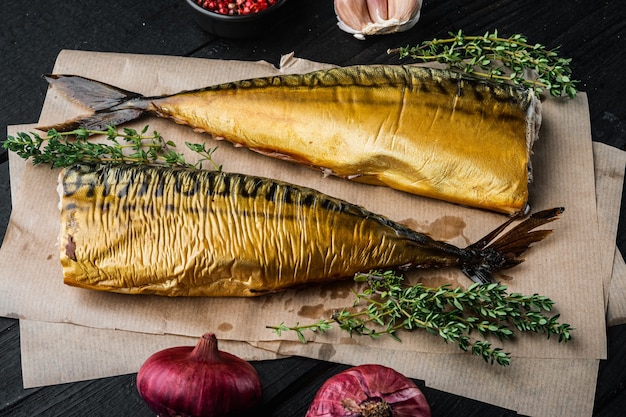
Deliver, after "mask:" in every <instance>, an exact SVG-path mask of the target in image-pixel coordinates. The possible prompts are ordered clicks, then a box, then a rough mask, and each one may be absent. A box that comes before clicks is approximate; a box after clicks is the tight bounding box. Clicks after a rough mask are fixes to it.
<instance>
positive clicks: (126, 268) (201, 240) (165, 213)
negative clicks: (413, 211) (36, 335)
mask: <svg viewBox="0 0 626 417" xmlns="http://www.w3.org/2000/svg"><path fill="white" fill-rule="evenodd" d="M59 192H60V196H61V204H60V207H61V233H60V241H59V246H60V257H61V264H62V266H63V274H64V282H65V283H66V284H68V285H73V286H78V287H84V288H91V289H96V290H105V291H113V292H121V293H130V294H140V293H144V294H159V295H167V296H256V295H262V294H267V293H271V292H275V291H279V290H282V289H285V288H288V287H291V286H296V285H298V286H299V285H303V284H311V283H317V282H329V281H335V280H339V279H344V278H351V277H353V276H354V274H355V273H357V272H368V271H370V270H373V269H383V268H389V269H392V268H399V269H407V268H428V267H458V268H460V269H461V270H462V271H463V272H464V273H465V274H466V275H467V276H468V277H470V278H471V279H472V280H474V281H476V282H481V283H486V282H491V280H492V273H494V272H497V271H500V270H503V269H506V268H510V267H512V266H515V265H517V264H518V263H520V262H521V259H520V258H519V257H520V255H521V254H522V253H523V252H524V251H525V250H526V249H527V248H528V247H529V245H530V244H532V243H533V242H537V241H539V240H541V239H543V238H544V237H546V236H547V235H548V234H549V233H550V231H549V230H543V229H542V230H533V229H535V228H536V227H538V226H541V225H543V224H545V223H548V222H550V221H552V220H554V219H555V218H556V216H558V214H560V213H561V212H562V209H560V208H556V209H552V210H547V211H543V212H538V213H535V214H534V215H532V216H530V217H529V218H527V219H526V220H524V221H522V222H521V223H519V224H518V225H516V226H515V227H512V228H511V229H510V230H508V231H504V229H505V228H506V227H508V225H509V224H510V223H511V222H513V221H514V218H511V219H508V221H507V222H506V223H504V224H503V225H502V226H501V227H499V228H497V229H496V230H494V231H493V232H492V233H490V234H488V235H487V236H485V238H484V239H481V240H480V241H478V242H476V243H475V244H472V245H470V246H468V247H466V248H458V247H456V246H454V245H451V244H448V243H445V242H442V241H437V240H434V239H432V238H430V237H428V236H427V235H424V234H422V233H418V232H416V231H414V230H411V229H409V228H407V227H405V226H403V225H401V224H399V223H396V222H394V221H391V220H390V219H388V218H386V217H383V216H381V215H378V214H374V213H371V212H369V211H367V210H365V209H363V208H361V207H359V206H356V205H353V204H350V203H348V202H346V201H343V200H340V199H337V198H333V197H330V196H328V195H325V194H322V193H320V192H318V191H315V190H313V189H310V188H304V187H300V186H295V185H291V184H288V183H283V182H279V181H275V180H271V179H266V178H260V177H254V176H246V175H241V174H228V173H224V172H220V171H200V170H187V169H175V168H164V167H146V168H138V167H136V166H130V165H119V166H111V165H102V166H89V165H77V166H73V167H70V168H66V169H64V170H63V171H62V172H61V174H60V178H59ZM503 231H504V232H503ZM498 235H501V236H500V237H498Z"/></svg>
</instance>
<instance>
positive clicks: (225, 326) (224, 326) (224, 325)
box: [217, 322, 233, 332]
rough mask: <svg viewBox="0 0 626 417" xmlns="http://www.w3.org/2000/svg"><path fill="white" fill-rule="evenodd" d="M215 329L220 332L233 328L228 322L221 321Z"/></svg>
mask: <svg viewBox="0 0 626 417" xmlns="http://www.w3.org/2000/svg"><path fill="white" fill-rule="evenodd" d="M217 329H218V330H219V331H221V332H229V331H231V330H232V329H233V325H232V324H230V323H226V322H224V323H221V324H220V325H219V326H217Z"/></svg>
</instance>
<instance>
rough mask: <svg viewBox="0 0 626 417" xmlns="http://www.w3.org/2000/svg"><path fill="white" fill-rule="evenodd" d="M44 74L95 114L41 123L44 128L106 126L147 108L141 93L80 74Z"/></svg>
mask: <svg viewBox="0 0 626 417" xmlns="http://www.w3.org/2000/svg"><path fill="white" fill-rule="evenodd" d="M44 78H45V79H46V81H48V83H49V84H50V85H51V86H52V87H54V88H55V89H57V90H58V91H59V92H60V93H61V94H63V95H64V96H66V97H67V98H68V99H69V100H70V101H72V102H74V103H78V104H80V105H83V106H85V107H87V108H89V109H90V110H92V111H93V114H90V115H87V116H81V117H78V118H76V119H73V120H69V121H66V122H63V123H59V124H55V125H49V126H38V127H37V129H39V130H42V131H48V130H51V129H55V130H57V131H59V132H67V131H70V130H74V129H77V128H79V127H84V128H87V129H93V130H104V129H106V127H107V126H117V125H120V124H122V123H125V122H128V121H131V120H134V119H137V118H139V117H141V116H142V115H143V114H144V113H145V112H146V111H147V109H146V108H145V107H146V106H145V105H142V104H143V103H144V102H145V101H142V100H141V99H143V96H142V95H141V94H139V93H134V92H132V91H127V90H123V89H121V88H118V87H114V86H112V85H109V84H105V83H102V82H100V81H95V80H90V79H89V78H84V77H80V76H78V75H58V74H51V75H44ZM130 101H132V102H133V103H129V102H130Z"/></svg>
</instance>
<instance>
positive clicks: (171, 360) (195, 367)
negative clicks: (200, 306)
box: [137, 334, 262, 417]
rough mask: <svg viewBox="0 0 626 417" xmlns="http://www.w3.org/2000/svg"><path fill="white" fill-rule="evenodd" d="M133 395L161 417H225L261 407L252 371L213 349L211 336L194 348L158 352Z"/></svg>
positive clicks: (141, 372) (214, 342)
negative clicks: (142, 400) (136, 393)
mask: <svg viewBox="0 0 626 417" xmlns="http://www.w3.org/2000/svg"><path fill="white" fill-rule="evenodd" d="M137 389H138V391H139V394H140V395H141V397H142V398H143V399H144V401H145V402H146V404H147V405H148V407H149V408H150V409H151V410H152V411H154V412H155V413H157V414H158V415H159V416H160V417H174V416H176V417H226V416H233V415H237V414H240V413H243V412H245V411H248V410H250V409H252V408H254V407H257V406H259V405H260V404H261V400H262V387H261V381H260V379H259V376H258V374H257V372H256V370H255V369H254V367H253V366H252V365H250V364H249V363H248V362H246V361H244V360H243V359H241V358H239V357H237V356H235V355H232V354H230V353H227V352H222V351H219V350H218V349H217V340H216V339H215V336H214V335H213V334H206V335H204V336H202V338H201V339H200V341H199V342H198V345H197V346H196V347H193V346H180V347H173V348H169V349H164V350H161V351H159V352H157V353H155V354H153V355H152V356H150V357H149V358H148V359H147V360H146V362H145V363H144V364H143V365H142V366H141V368H140V369H139V372H138V374H137Z"/></svg>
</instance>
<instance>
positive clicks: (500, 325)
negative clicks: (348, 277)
mask: <svg viewBox="0 0 626 417" xmlns="http://www.w3.org/2000/svg"><path fill="white" fill-rule="evenodd" d="M355 280H356V281H361V282H366V283H367V287H366V289H365V290H363V291H362V292H356V291H355V295H356V299H355V302H354V305H353V307H358V308H357V309H356V310H355V309H353V308H352V309H349V308H345V309H343V310H337V311H335V312H334V313H333V315H332V317H330V318H326V319H321V320H319V321H317V322H316V323H312V324H306V325H301V324H300V323H296V325H294V326H287V325H285V324H284V323H281V324H279V325H277V326H268V328H270V329H272V330H273V331H274V332H276V333H277V334H278V336H281V335H282V333H283V332H288V331H293V332H296V334H297V336H298V339H299V340H300V341H301V342H303V343H306V341H307V339H306V336H305V334H304V333H305V331H312V332H317V333H325V332H328V331H330V330H332V329H333V327H334V326H338V327H339V329H341V330H343V331H346V332H348V333H349V334H350V335H351V336H352V335H359V336H369V337H372V338H378V337H380V336H381V335H383V334H387V335H389V336H391V337H392V338H394V339H396V340H400V338H399V336H398V333H399V332H400V331H401V330H404V331H414V330H420V329H421V330H425V331H427V332H428V333H431V334H434V335H438V336H439V337H441V338H442V339H443V340H444V341H445V342H446V343H454V344H456V345H457V346H458V347H459V348H460V349H461V350H463V351H465V352H471V353H472V354H474V355H476V356H479V357H482V358H483V359H484V360H485V361H486V362H488V363H491V364H493V363H497V364H499V365H503V366H506V365H509V364H510V361H511V357H510V352H505V351H504V350H503V349H502V348H501V347H494V346H493V345H492V343H491V342H490V341H488V340H486V339H487V337H488V336H493V337H495V338H497V339H498V340H500V341H503V340H508V339H511V338H513V337H514V336H515V331H519V332H532V333H540V334H544V335H546V336H547V337H548V338H550V337H551V336H556V337H557V338H558V341H559V342H567V341H569V340H571V338H572V336H571V333H570V332H571V331H572V330H573V328H572V327H571V326H570V325H569V324H562V323H559V315H558V314H556V315H552V316H548V315H546V314H545V312H549V311H550V310H551V309H552V307H553V305H554V302H553V301H552V300H550V299H549V298H547V297H545V296H541V295H538V294H533V295H522V294H520V293H509V292H508V291H507V287H506V286H504V285H502V284H499V283H493V284H488V285H479V284H473V285H471V286H470V287H468V288H467V289H464V288H461V287H457V288H451V287H450V286H447V285H444V286H441V287H438V288H430V287H426V286H424V285H422V284H417V285H407V284H406V283H405V282H404V278H403V277H402V276H401V275H397V274H396V273H394V272H392V271H385V272H379V271H373V272H370V273H367V274H358V275H357V276H355ZM476 334H477V335H478V337H475V336H476Z"/></svg>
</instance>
